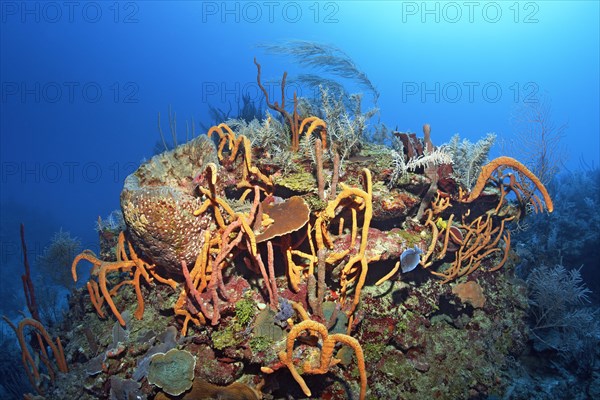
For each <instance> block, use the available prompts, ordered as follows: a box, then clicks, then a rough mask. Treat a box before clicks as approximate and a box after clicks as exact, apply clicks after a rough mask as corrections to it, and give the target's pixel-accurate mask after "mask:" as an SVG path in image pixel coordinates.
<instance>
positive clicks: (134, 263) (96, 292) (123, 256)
mask: <svg viewBox="0 0 600 400" xmlns="http://www.w3.org/2000/svg"><path fill="white" fill-rule="evenodd" d="M126 245H127V248H128V250H129V254H130V256H128V255H127V251H126V247H125V246H126ZM116 253H117V261H114V262H106V261H102V260H100V259H98V258H97V257H96V255H95V254H94V253H93V252H92V251H91V250H84V251H83V252H82V253H81V254H79V255H78V256H77V257H75V259H74V260H73V264H72V265H71V273H72V274H73V280H74V281H75V282H77V265H78V264H79V262H80V261H81V260H86V261H89V262H90V263H92V272H91V277H90V280H89V281H88V283H87V288H88V292H89V294H90V300H91V302H92V304H93V306H94V308H95V309H96V312H97V313H98V315H99V316H100V318H104V316H105V315H104V312H103V311H102V305H103V304H104V301H106V303H107V304H108V306H109V307H110V309H111V310H112V312H113V314H114V315H115V317H116V318H117V320H118V321H119V323H120V324H121V325H122V326H125V320H124V319H123V317H122V316H121V313H120V312H119V310H118V309H117V306H116V305H115V303H114V301H113V300H112V296H114V295H115V294H116V293H117V291H118V290H119V288H121V286H124V285H132V286H133V287H134V288H135V294H136V298H137V302H138V307H137V309H136V311H135V313H134V316H135V317H136V318H137V319H142V316H143V315H144V299H143V297H142V290H141V286H140V277H144V279H145V280H146V282H147V283H151V282H152V281H153V278H151V277H150V274H151V275H152V276H153V277H154V278H156V280H157V281H159V282H161V283H165V284H167V285H169V286H171V287H172V288H175V287H177V283H176V282H175V281H173V280H172V279H165V278H162V277H160V276H159V275H158V274H157V273H156V272H155V271H154V266H153V265H149V264H148V263H146V262H145V261H143V260H142V259H140V258H139V257H138V255H137V254H136V253H135V251H134V250H133V246H131V244H130V243H129V242H127V241H126V240H125V234H124V233H123V232H121V233H120V234H119V241H118V243H117V251H116ZM129 257H131V258H129ZM110 272H128V273H129V275H130V276H131V279H129V280H126V281H122V282H119V283H118V284H117V285H115V286H114V287H113V288H112V289H110V290H108V287H107V283H108V282H107V274H108V273H110ZM149 272H150V274H149ZM94 278H97V279H98V282H96V281H95V280H94Z"/></svg>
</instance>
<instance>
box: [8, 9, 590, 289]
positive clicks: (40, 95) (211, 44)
mask: <svg viewBox="0 0 600 400" xmlns="http://www.w3.org/2000/svg"><path fill="white" fill-rule="evenodd" d="M599 15H600V3H598V2H596V1H526V2H521V1H509V2H487V1H482V2H479V1H474V2H437V1H434V2H421V1H415V2H413V1H314V2H313V1H306V2H305V1H296V2H294V1H292V2H288V1H274V2H270V1H264V2H262V1H256V2H255V1H247V2H246V1H245V2H236V1H227V2H224V1H203V2H168V3H167V2H159V1H156V2H154V1H153V2H151V1H131V2H128V1H125V2H98V1H89V2H88V1H83V2H42V1H31V2H21V1H2V2H1V3H0V83H1V93H0V185H1V186H0V187H1V189H0V213H1V215H0V218H1V222H2V225H1V227H0V228H1V231H0V237H1V240H2V248H1V249H0V250H1V254H0V256H1V260H0V265H1V270H0V278H2V279H3V280H4V279H7V277H8V276H9V275H14V274H20V273H21V272H20V271H21V270H20V268H21V259H20V257H21V253H20V239H19V230H18V229H19V223H21V222H22V223H24V224H25V226H26V229H27V235H28V242H29V248H30V258H32V259H35V257H36V256H38V255H41V254H42V253H43V250H44V248H45V247H46V246H47V245H48V243H49V241H50V238H51V237H52V235H53V234H54V232H57V231H59V230H60V229H61V228H62V229H63V230H65V231H69V232H70V233H71V234H72V235H73V236H75V237H78V238H79V239H80V241H81V243H82V248H93V249H96V248H97V247H98V244H97V233H96V232H95V231H94V227H95V224H96V221H97V219H98V216H102V217H105V216H107V215H109V214H110V213H111V211H113V210H115V209H118V208H119V194H120V192H121V189H122V187H123V181H124V179H125V177H126V176H127V175H128V174H130V173H131V172H133V171H134V170H135V169H136V168H137V167H138V166H139V164H140V163H141V162H142V161H143V160H145V159H148V158H150V157H151V156H152V155H153V154H154V148H155V145H156V143H157V141H159V140H160V136H159V134H158V129H157V114H158V113H159V112H160V114H161V117H162V129H163V131H165V132H168V131H169V128H168V125H167V121H168V118H167V115H168V112H169V111H168V110H169V108H171V109H172V110H173V112H175V113H176V115H177V120H178V131H179V140H180V141H183V140H184V138H185V121H186V120H187V121H191V119H192V118H193V119H194V121H195V124H196V126H195V129H196V132H197V133H202V128H201V125H200V124H201V123H202V124H204V125H205V126H210V125H211V124H213V123H214V121H213V120H212V117H211V115H210V113H209V111H210V107H215V108H218V109H221V110H224V111H227V110H229V109H231V110H232V111H231V116H235V115H236V112H237V108H238V106H239V105H240V104H241V102H242V97H243V95H250V96H251V98H252V100H254V101H256V102H257V103H260V102H261V101H262V100H261V99H262V95H261V93H260V91H259V89H258V87H257V85H256V67H255V65H254V63H253V59H254V57H256V58H257V60H258V61H259V62H260V63H261V65H262V70H263V71H262V73H263V79H264V80H271V84H270V85H269V88H270V90H271V91H272V94H273V96H274V98H275V99H278V98H279V90H278V86H277V83H275V81H276V80H278V79H281V76H282V74H283V72H284V71H287V72H288V74H289V77H290V78H293V77H294V76H297V75H298V74H302V73H317V74H319V73H323V71H320V70H319V69H318V68H313V67H311V66H307V65H303V63H302V61H299V60H296V59H294V58H293V57H289V56H287V57H286V56H281V55H274V54H271V53H269V52H267V51H265V49H264V48H263V47H261V46H260V45H269V44H277V43H282V41H285V40H306V41H314V42H318V43H324V44H329V45H333V46H336V47H337V48H339V49H341V50H343V51H344V52H345V53H346V54H347V55H348V56H349V57H350V58H351V59H352V60H353V61H354V62H355V63H356V64H357V66H358V67H359V68H360V69H361V70H362V71H364V72H365V73H366V74H367V75H368V78H369V79H370V81H371V82H373V84H374V85H375V86H376V87H377V89H378V91H379V92H380V97H379V98H378V99H377V101H376V102H375V99H374V98H373V96H371V95H370V94H369V93H365V96H364V102H363V109H368V108H369V107H373V106H377V107H378V109H379V113H378V114H376V116H375V117H373V118H372V119H371V121H370V125H372V126H374V125H376V124H378V123H384V124H386V126H388V127H389V128H390V129H398V130H401V131H413V132H417V133H419V134H420V132H421V127H422V125H423V124H424V123H429V124H430V125H431V127H432V140H433V142H434V143H435V144H442V143H445V142H447V141H449V140H450V138H451V137H452V135H454V134H456V133H459V134H460V135H461V137H462V138H467V139H469V140H471V141H476V140H478V139H480V138H481V137H483V136H484V135H485V134H486V133H489V132H494V133H496V135H497V136H498V140H497V143H496V145H495V147H494V148H493V150H492V153H491V154H492V155H500V154H505V153H506V151H508V150H507V148H508V147H510V145H511V143H514V142H515V141H516V145H517V147H518V143H519V141H522V140H523V139H522V136H519V135H518V132H516V131H515V127H514V126H513V125H512V124H511V120H512V118H513V117H514V115H515V113H517V112H518V110H519V107H522V106H523V104H531V103H535V102H537V101H541V100H544V101H549V102H550V103H551V106H552V112H551V115H550V118H551V120H552V121H553V123H554V124H555V125H556V126H563V125H564V126H565V129H564V135H563V137H562V139H561V141H560V146H561V148H562V149H564V152H563V153H562V154H564V158H563V159H562V163H561V171H562V172H563V173H565V174H566V173H567V171H568V172H572V171H579V170H591V169H594V168H596V169H597V168H598V164H599V162H600V117H599V115H600V113H599V110H600V27H599V19H600V17H599ZM340 80H341V81H342V82H343V83H344V84H345V85H346V87H347V89H348V90H349V91H350V92H359V91H364V90H363V89H362V88H361V87H359V86H358V85H356V83H355V82H354V81H353V80H352V79H346V80H344V79H340ZM292 88H293V89H296V90H297V92H298V95H299V96H305V97H309V98H310V97H311V96H312V97H314V96H316V95H317V94H316V93H314V91H311V90H310V89H307V88H303V87H302V86H300V85H297V86H292ZM286 96H287V101H288V104H289V103H290V102H291V96H292V91H291V90H288V92H287V93H286ZM262 104H263V107H264V103H262ZM209 106H210V107H209ZM503 143H504V145H503ZM513 145H514V144H513ZM503 146H504V147H503ZM585 229H597V227H590V228H585ZM592 262H593V261H592ZM595 263H596V265H594V266H592V265H589V266H586V268H590V269H591V268H592V267H599V266H600V265H598V261H597V259H596V260H595ZM18 290H20V288H18ZM8 295H10V293H9V292H6V291H5V292H3V296H8Z"/></svg>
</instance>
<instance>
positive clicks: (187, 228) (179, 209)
mask: <svg viewBox="0 0 600 400" xmlns="http://www.w3.org/2000/svg"><path fill="white" fill-rule="evenodd" d="M216 160H217V158H216V151H215V147H214V144H213V143H212V142H211V141H209V140H208V139H206V137H204V136H200V137H197V138H195V139H193V140H191V141H189V142H187V143H185V144H183V145H181V146H178V147H176V148H175V149H173V150H170V151H166V152H164V153H161V154H158V155H156V156H154V157H152V158H151V159H150V160H148V161H146V162H145V163H143V164H142V165H141V166H140V167H139V168H138V169H137V170H136V171H135V172H134V173H132V174H131V175H129V176H128V177H127V178H126V179H125V185H124V187H123V191H122V192H121V209H122V211H123V217H124V219H125V223H126V224H127V236H128V240H129V241H130V242H132V244H133V245H134V247H135V248H136V249H137V250H139V251H140V252H141V254H143V255H144V259H145V260H146V261H148V262H150V263H153V264H156V265H159V266H160V267H161V268H162V269H163V270H164V271H166V272H167V274H168V275H171V276H173V275H175V276H173V277H174V278H177V275H181V260H184V261H186V262H187V263H188V264H193V263H194V260H195V259H196V256H197V255H198V253H200V250H201V249H202V245H203V240H204V239H203V238H204V235H203V234H202V233H203V232H204V231H205V230H206V229H209V227H210V224H211V219H212V217H211V214H210V213H205V214H203V215H201V216H198V217H196V216H194V211H195V210H197V209H198V208H199V207H200V205H201V201H200V199H199V198H198V197H197V196H196V195H195V194H194V189H195V184H194V182H193V178H194V176H196V175H197V174H198V172H199V171H203V168H204V166H205V165H206V164H208V163H210V162H216Z"/></svg>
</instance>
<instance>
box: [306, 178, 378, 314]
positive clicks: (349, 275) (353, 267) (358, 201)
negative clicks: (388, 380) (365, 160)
mask: <svg viewBox="0 0 600 400" xmlns="http://www.w3.org/2000/svg"><path fill="white" fill-rule="evenodd" d="M372 194H373V185H372V182H371V171H369V170H368V169H367V168H364V169H363V188H362V189H360V188H354V187H347V186H342V191H341V192H340V193H339V194H338V195H337V197H336V198H335V199H334V200H332V201H329V203H328V204H327V207H326V208H325V210H323V211H322V212H321V213H320V214H319V216H318V217H317V220H316V221H315V241H316V243H317V249H318V250H321V249H325V248H327V249H330V248H331V247H332V246H333V244H332V242H331V239H330V238H329V233H328V228H329V223H330V222H331V220H332V219H333V218H335V216H336V209H337V208H338V206H340V205H341V204H344V207H349V206H353V208H352V209H351V210H352V243H354V240H355V239H356V237H357V236H358V225H357V210H358V211H363V226H362V228H361V232H360V245H359V249H358V252H357V253H356V254H355V255H353V256H351V257H350V259H349V260H348V262H347V263H346V265H345V266H344V268H343V269H342V276H341V280H340V283H341V286H342V288H341V297H342V302H344V301H345V298H346V293H347V291H348V289H349V287H350V284H351V283H356V285H355V288H354V300H353V302H352V306H351V307H350V310H349V312H348V315H351V314H353V313H354V310H355V309H356V306H357V305H358V302H359V300H360V294H361V289H362V287H363V286H364V284H365V280H366V277H367V272H368V270H369V261H370V260H368V259H367V257H366V255H365V252H366V250H367V243H368V233H369V225H370V223H371V218H372V217H373V198H372V197H373V196H372ZM346 254H347V253H344V254H331V255H330V256H329V257H328V258H327V259H326V262H327V263H331V262H332V261H333V260H339V259H340V256H341V257H344V256H345V255H346Z"/></svg>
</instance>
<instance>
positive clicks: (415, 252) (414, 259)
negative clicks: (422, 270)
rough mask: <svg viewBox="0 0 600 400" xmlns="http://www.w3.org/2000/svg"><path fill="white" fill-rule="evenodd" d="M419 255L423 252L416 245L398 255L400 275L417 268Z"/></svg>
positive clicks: (419, 259) (419, 260)
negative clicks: (400, 268)
mask: <svg viewBox="0 0 600 400" xmlns="http://www.w3.org/2000/svg"><path fill="white" fill-rule="evenodd" d="M421 254H423V251H422V250H421V249H420V248H418V247H417V245H415V247H413V248H412V249H406V250H404V251H403V252H402V254H401V255H400V266H401V267H402V273H406V272H410V271H412V270H413V269H415V268H417V265H419V263H420V262H421Z"/></svg>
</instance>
